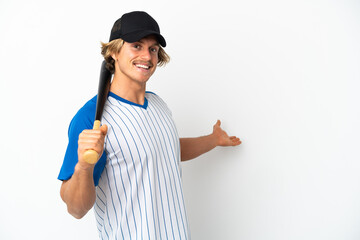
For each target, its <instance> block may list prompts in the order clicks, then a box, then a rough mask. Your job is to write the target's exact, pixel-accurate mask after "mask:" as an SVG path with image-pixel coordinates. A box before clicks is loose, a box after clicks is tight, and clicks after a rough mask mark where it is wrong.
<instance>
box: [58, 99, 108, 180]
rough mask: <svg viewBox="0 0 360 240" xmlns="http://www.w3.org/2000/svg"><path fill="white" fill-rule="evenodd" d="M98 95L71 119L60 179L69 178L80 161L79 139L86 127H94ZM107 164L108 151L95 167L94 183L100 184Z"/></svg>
mask: <svg viewBox="0 0 360 240" xmlns="http://www.w3.org/2000/svg"><path fill="white" fill-rule="evenodd" d="M95 109H96V97H94V98H93V99H91V100H90V101H89V102H87V103H86V104H85V105H84V106H83V107H82V108H81V109H80V110H79V111H78V112H77V113H76V115H75V116H74V118H73V119H72V120H71V123H70V126H69V130H68V136H69V143H68V146H67V148H66V152H65V157H64V161H63V164H62V166H61V169H60V173H59V176H58V179H59V180H68V179H70V178H71V176H72V175H73V173H74V170H75V165H76V164H77V162H78V153H77V150H78V139H79V134H80V133H81V132H82V131H83V130H84V129H92V128H93V123H94V120H95ZM105 164H106V153H105V151H104V153H103V155H102V156H101V157H100V159H99V161H98V162H97V163H96V165H95V168H94V175H93V177H94V183H95V186H97V185H98V183H99V179H100V176H101V173H102V171H103V170H104V167H105Z"/></svg>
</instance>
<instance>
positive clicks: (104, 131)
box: [100, 124, 108, 135]
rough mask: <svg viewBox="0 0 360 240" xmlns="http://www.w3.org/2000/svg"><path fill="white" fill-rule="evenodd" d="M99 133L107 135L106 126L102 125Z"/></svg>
mask: <svg viewBox="0 0 360 240" xmlns="http://www.w3.org/2000/svg"><path fill="white" fill-rule="evenodd" d="M100 131H101V133H102V134H103V135H106V134H107V131H108V126H107V125H106V124H104V125H102V126H101V127H100Z"/></svg>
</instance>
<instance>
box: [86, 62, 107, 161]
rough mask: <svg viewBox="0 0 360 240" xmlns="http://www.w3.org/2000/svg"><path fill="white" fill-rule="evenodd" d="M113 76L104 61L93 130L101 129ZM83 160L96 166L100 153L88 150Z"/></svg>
mask: <svg viewBox="0 0 360 240" xmlns="http://www.w3.org/2000/svg"><path fill="white" fill-rule="evenodd" d="M111 75H112V74H111V72H110V71H109V70H108V69H107V68H106V62H105V61H103V62H102V64H101V70H100V80H99V88H98V95H97V100H96V111H95V122H94V126H93V129H100V125H101V122H100V121H101V117H102V113H103V110H104V106H105V102H106V99H107V95H108V93H109V90H110V82H111ZM83 158H84V160H85V161H86V162H87V163H90V164H95V163H96V162H97V161H98V159H99V153H98V152H96V151H95V150H92V149H89V150H86V152H85V153H84V155H83Z"/></svg>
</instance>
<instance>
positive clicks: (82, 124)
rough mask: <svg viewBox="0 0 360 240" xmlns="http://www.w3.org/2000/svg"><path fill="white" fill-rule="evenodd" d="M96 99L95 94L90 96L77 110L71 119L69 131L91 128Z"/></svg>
mask: <svg viewBox="0 0 360 240" xmlns="http://www.w3.org/2000/svg"><path fill="white" fill-rule="evenodd" d="M96 100H97V96H95V97H93V98H91V99H90V100H89V101H87V102H86V103H85V104H84V106H82V107H81V108H80V109H79V110H78V111H77V113H76V114H75V116H74V117H73V119H72V120H71V123H70V126H69V132H71V131H74V130H77V131H75V132H79V131H80V132H81V131H82V130H84V129H91V128H92V125H93V122H94V120H95V110H96Z"/></svg>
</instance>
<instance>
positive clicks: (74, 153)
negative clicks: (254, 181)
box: [58, 12, 241, 239]
mask: <svg viewBox="0 0 360 240" xmlns="http://www.w3.org/2000/svg"><path fill="white" fill-rule="evenodd" d="M165 46H166V41H165V39H164V37H163V36H162V35H161V34H160V30H159V26H158V24H157V23H156V21H155V20H154V19H153V18H152V17H151V16H150V15H148V14H147V13H145V12H130V13H126V14H124V15H123V16H122V17H121V18H120V19H119V20H118V21H116V22H115V24H114V26H113V28H112V31H111V35H110V41H109V43H106V44H103V47H102V54H103V56H104V58H105V60H106V61H107V67H108V68H109V70H111V71H112V72H113V73H114V76H113V80H112V83H111V87H110V93H109V96H108V99H107V102H106V104H105V107H104V112H103V117H102V124H103V125H102V126H101V128H100V129H99V130H90V129H91V128H92V123H93V121H94V112H95V105H96V97H94V98H93V99H91V100H90V101H89V102H87V103H86V104H85V105H84V106H83V107H82V108H81V109H80V110H79V111H78V113H77V114H76V115H75V117H74V118H73V120H72V121H71V124H70V126H69V144H68V147H67V150H66V154H65V158H64V162H63V166H62V168H61V171H60V174H59V177H58V178H59V179H60V180H62V181H63V183H62V186H61V190H60V193H61V198H62V199H63V200H64V202H65V203H66V204H67V208H68V211H69V213H70V214H71V215H73V216H74V217H75V218H82V217H83V216H84V215H85V214H86V213H87V212H88V211H89V210H90V209H91V208H92V207H94V211H95V217H96V222H97V227H98V231H99V236H100V238H101V239H188V238H190V236H189V227H188V223H187V217H186V212H185V206H184V198H183V194H182V184H181V179H180V166H179V165H180V160H181V161H185V160H189V159H193V158H195V157H197V156H199V155H201V154H203V153H205V152H207V151H209V150H211V149H213V148H215V147H216V146H236V145H239V144H240V143H241V141H240V139H239V138H237V137H229V136H228V135H227V134H226V132H224V131H223V130H222V129H221V127H220V121H218V122H217V123H216V124H215V125H214V128H213V133H212V134H210V135H207V136H203V137H198V138H179V136H178V134H177V131H176V127H175V124H174V121H173V120H172V116H171V111H170V110H169V109H168V107H167V105H166V104H165V102H164V101H163V100H162V99H161V98H160V97H159V96H157V95H156V94H154V93H151V92H147V91H146V83H147V81H148V80H149V78H150V77H151V76H152V74H153V73H154V72H155V70H156V67H157V65H163V64H165V63H167V62H168V61H169V57H168V55H167V54H166V53H165V51H164V49H163V47H165ZM88 149H93V150H95V151H97V152H98V153H100V154H99V155H100V156H101V157H100V158H99V160H98V162H97V163H96V164H89V163H87V162H85V161H84V159H83V154H84V152H85V151H86V150H88Z"/></svg>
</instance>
